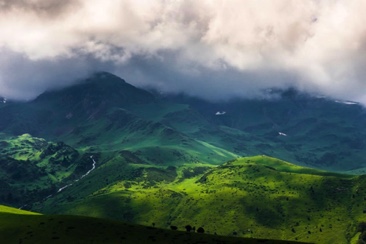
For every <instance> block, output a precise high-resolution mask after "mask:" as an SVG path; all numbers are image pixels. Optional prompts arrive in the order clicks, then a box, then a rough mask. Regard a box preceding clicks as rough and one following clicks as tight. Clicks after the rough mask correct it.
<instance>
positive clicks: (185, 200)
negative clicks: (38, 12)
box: [34, 156, 366, 243]
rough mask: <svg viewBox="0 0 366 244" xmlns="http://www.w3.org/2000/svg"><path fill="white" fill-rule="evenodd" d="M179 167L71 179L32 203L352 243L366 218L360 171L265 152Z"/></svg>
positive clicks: (148, 221) (221, 231) (146, 221)
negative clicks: (123, 176) (319, 167)
mask: <svg viewBox="0 0 366 244" xmlns="http://www.w3.org/2000/svg"><path fill="white" fill-rule="evenodd" d="M105 167H108V166H107V165H105ZM110 167H112V166H110ZM105 170H107V169H105ZM105 172H106V171H105ZM176 172H177V175H176V177H175V178H174V174H173V173H171V174H170V176H169V175H168V174H166V173H164V171H163V170H159V169H158V168H154V167H151V168H148V169H146V170H145V171H144V172H143V173H142V174H141V176H139V177H135V178H133V179H130V180H116V181H109V182H108V184H105V185H104V186H100V189H96V188H94V191H88V190H87V185H88V184H80V185H75V186H73V187H70V188H68V189H66V190H65V191H63V192H61V193H60V194H59V195H56V196H55V197H53V198H50V199H47V200H46V201H45V202H43V203H40V204H39V205H36V206H34V207H35V209H39V210H40V211H42V212H46V213H62V214H75V215H87V216H94V217H107V218H114V219H118V220H123V221H128V222H131V223H136V224H142V225H146V226H151V225H152V224H154V225H155V226H157V227H160V228H168V227H169V226H170V225H175V226H185V225H187V224H189V225H191V226H196V227H197V226H203V227H204V228H205V230H206V232H207V233H210V234H214V233H216V234H218V235H225V236H239V237H248V238H251V237H254V238H271V239H279V240H294V241H305V242H316V243H349V242H350V241H351V239H352V238H355V239H357V238H358V236H357V235H358V234H357V233H358V226H359V224H360V223H362V222H363V221H366V215H365V213H364V212H366V211H365V209H366V206H365V204H364V202H365V199H366V191H365V189H366V188H365V186H366V177H364V176H351V175H342V174H336V173H329V172H326V171H320V170H314V169H310V168H304V167H301V166H296V165H292V164H290V163H287V162H284V161H281V160H278V159H275V158H270V157H266V156H256V157H247V158H240V159H237V160H234V161H231V162H228V163H226V164H223V165H221V166H217V167H204V166H203V165H201V166H199V165H190V166H188V165H186V166H182V167H180V168H178V169H177V171H176ZM99 175H101V173H99V174H97V171H95V172H94V175H90V177H89V178H88V180H89V184H90V185H94V186H95V185H97V184H95V182H96V181H102V179H101V178H100V177H99ZM107 175H108V176H110V175H113V174H112V173H110V174H107ZM161 176H165V178H161ZM159 177H160V178H159ZM169 177H170V178H169ZM89 190H90V189H89ZM65 199H68V200H65Z"/></svg>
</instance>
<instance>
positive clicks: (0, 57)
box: [0, 0, 366, 104]
mask: <svg viewBox="0 0 366 244" xmlns="http://www.w3.org/2000/svg"><path fill="white" fill-rule="evenodd" d="M364 9H366V2H365V1H363V0H353V1H334V0H309V1H302V0H298V1H293V0H278V1H272V0H264V1H257V0H246V1H242V0H213V1H212V0H202V1H196V0H185V1H181V0H109V1H103V0H89V1H87V0H78V1H71V0H67V1H55V0H22V1H21V0H14V1H1V0H0V11H1V14H0V62H1V65H0V95H3V96H8V97H16V98H30V97H32V96H35V95H37V94H38V93H39V92H42V91H43V90H45V89H51V88H53V87H56V88H57V87H60V86H66V85H70V84H71V83H73V80H75V79H77V78H79V77H84V76H85V75H87V74H89V73H90V72H92V71H98V70H102V69H104V70H106V71H111V72H114V73H117V74H118V75H120V76H122V77H124V78H125V79H126V80H127V81H128V82H130V83H132V84H135V85H138V86H153V87H156V88H158V89H160V90H161V91H163V92H182V91H183V92H187V93H190V94H192V95H197V96H202V97H205V98H210V99H223V98H227V97H231V96H245V97H253V96H261V94H262V92H261V91H263V90H264V89H267V88H273V87H277V88H285V87H296V88H298V89H301V90H303V91H308V92H316V93H322V94H324V95H328V96H333V97H337V98H341V99H349V100H356V101H359V102H362V103H364V104H366V94H365V92H364V91H365V90H366V82H365V80H366V79H365V76H366V73H365V69H364V67H365V66H366V58H365V57H366V55H364V54H365V53H366V45H365V43H366V35H365V33H366V26H365V24H364V23H365V21H366V17H365V15H364V13H363V10H364Z"/></svg>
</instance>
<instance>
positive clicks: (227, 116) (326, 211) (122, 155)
mask: <svg viewBox="0 0 366 244" xmlns="http://www.w3.org/2000/svg"><path fill="white" fill-rule="evenodd" d="M268 97H269V98H268V99H258V100H255V99H252V100H248V99H233V100H230V101H222V102H210V101H204V100H201V99H198V98H192V97H189V96H186V95H169V96H166V95H161V94H158V93H153V92H149V91H146V90H143V89H141V88H137V87H134V86H132V85H130V84H128V83H126V82H125V81H124V80H122V79H120V78H119V77H117V76H114V75H112V74H109V73H105V72H102V73H97V74H95V75H93V76H92V77H90V78H89V79H86V80H83V81H80V82H79V84H77V85H75V86H72V87H68V88H64V89H61V90H56V91H48V92H45V93H44V94H41V95H40V96H39V97H37V98H36V99H35V100H33V101H29V102H15V101H6V102H5V103H4V102H2V103H0V186H1V187H0V203H2V204H8V205H11V206H15V207H18V208H19V207H21V208H23V209H29V210H34V211H38V212H42V213H48V214H60V213H63V214H77V215H88V216H94V217H103V218H104V217H106V218H115V219H118V220H123V221H127V222H130V223H135V224H143V225H148V226H150V225H151V224H152V223H155V225H156V226H157V227H161V228H168V227H169V226H170V225H177V226H184V225H186V224H187V223H190V224H192V225H195V226H204V227H205V229H206V230H207V232H209V233H215V232H216V233H217V234H220V235H235V236H241V237H256V238H267V237H270V238H272V239H287V240H294V241H296V240H301V241H305V242H307V241H318V240H322V241H323V243H331V242H328V240H332V241H334V240H335V239H334V238H338V239H339V240H341V241H340V242H339V243H346V242H348V241H351V240H357V238H358V237H359V236H361V238H362V235H360V231H358V225H360V224H362V223H363V221H364V217H363V215H364V212H365V209H366V207H365V206H364V204H363V202H364V198H365V197H366V195H364V192H363V191H362V189H363V188H364V187H365V182H364V177H363V176H362V175H361V174H363V173H365V169H366V164H365V161H364V158H365V157H366V151H365V150H364V149H365V146H366V144H365V139H364V138H366V137H365V136H366V128H364V126H363V125H364V124H365V123H366V114H365V109H364V107H362V106H361V105H359V104H357V103H353V102H349V101H338V100H332V99H330V98H324V97H314V96H310V95H308V94H302V93H300V92H297V91H296V90H293V89H290V90H286V91H278V90H273V91H270V93H269V94H268ZM3 101H5V100H3ZM256 155H262V156H256ZM243 156H244V158H242V157H243ZM275 158H279V159H275ZM280 159H281V160H280ZM282 160H285V161H288V162H291V163H287V162H285V161H282ZM228 161H229V162H228ZM309 167H311V168H313V169H311V168H309ZM325 170H327V171H325ZM355 175H361V176H355ZM249 230H250V231H249ZM361 232H362V231H361ZM234 233H235V234H234ZM333 233H337V234H335V235H333ZM332 235H333V236H334V237H332ZM317 238H318V239H317ZM319 238H320V239H319ZM352 238H353V239H352Z"/></svg>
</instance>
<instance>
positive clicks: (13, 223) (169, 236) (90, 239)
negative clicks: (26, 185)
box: [0, 206, 294, 244]
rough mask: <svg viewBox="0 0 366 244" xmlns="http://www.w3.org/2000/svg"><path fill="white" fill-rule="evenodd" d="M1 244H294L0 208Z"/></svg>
mask: <svg viewBox="0 0 366 244" xmlns="http://www.w3.org/2000/svg"><path fill="white" fill-rule="evenodd" d="M0 237H1V242H2V243H9V244H11V243H22V244H26V243H37V244H42V243H70V244H72V243H80V244H81V243H126V244H128V243H131V244H135V243H184V244H189V243H222V244H224V243H253V244H254V243H294V242H290V241H273V240H256V239H243V238H233V237H222V236H214V235H207V234H198V233H192V232H190V233H187V232H182V231H172V230H164V229H156V228H153V227H146V226H139V225H132V224H125V223H122V222H117V221H112V220H106V219H98V218H89V217H81V216H62V215H39V214H35V213H31V212H25V211H19V210H16V209H12V208H8V207H5V206H0Z"/></svg>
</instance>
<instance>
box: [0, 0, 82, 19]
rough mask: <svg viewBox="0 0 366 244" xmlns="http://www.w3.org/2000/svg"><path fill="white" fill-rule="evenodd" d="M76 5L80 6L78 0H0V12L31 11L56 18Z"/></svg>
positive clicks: (49, 17)
mask: <svg viewBox="0 0 366 244" xmlns="http://www.w3.org/2000/svg"><path fill="white" fill-rule="evenodd" d="M77 7H81V5H80V2H79V1H78V0H62V1H59V0H36V1H29V0H0V13H1V12H2V13H4V12H9V11H14V12H28V13H29V12H31V13H33V14H37V15H40V16H42V17H45V18H48V19H52V18H56V17H58V16H60V15H62V14H64V13H67V12H68V11H71V10H72V9H74V8H77Z"/></svg>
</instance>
